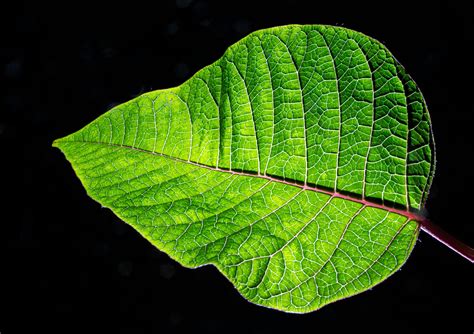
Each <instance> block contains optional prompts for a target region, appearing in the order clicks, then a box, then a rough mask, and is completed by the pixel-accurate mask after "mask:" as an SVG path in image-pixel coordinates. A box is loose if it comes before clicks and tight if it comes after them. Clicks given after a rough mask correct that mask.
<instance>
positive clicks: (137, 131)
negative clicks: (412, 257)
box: [55, 25, 434, 312]
mask: <svg viewBox="0 0 474 334" xmlns="http://www.w3.org/2000/svg"><path fill="white" fill-rule="evenodd" d="M55 146H57V147H59V148H60V149H61V150H62V151H63V152H64V154H65V155H66V157H67V159H68V160H69V161H70V162H71V164H72V166H73V168H74V170H75V171H76V173H77V175H78V176H79V178H80V179H81V181H82V183H83V184H84V186H85V188H86V190H87V193H88V194H89V195H90V196H91V197H92V198H93V199H95V200H97V201H98V202H100V203H101V204H102V205H103V206H105V207H108V208H110V209H112V211H113V212H115V213H116V214H117V215H118V216H119V217H120V218H121V219H123V220H124V221H125V222H127V223H128V224H130V225H132V226H133V227H134V228H135V229H136V230H137V231H139V232H140V233H141V234H142V235H143V236H144V237H146V238H147V239H148V240H150V241H151V242H152V243H153V244H154V245H155V246H156V247H157V248H158V249H160V250H162V251H164V252H166V253H167V254H169V255H170V256H171V257H172V258H173V259H175V260H177V261H178V262H179V263H181V264H182V265H184V266H187V267H198V266H202V265H205V264H213V265H215V266H216V267H217V268H218V269H219V270H220V271H221V272H222V273H223V274H224V275H225V276H226V277H227V278H228V279H229V280H230V281H231V282H232V283H233V284H234V285H235V287H236V288H237V289H238V291H239V292H240V293H241V294H242V295H243V296H244V297H245V298H247V299H248V300H249V301H251V302H253V303H256V304H259V305H264V306H268V307H272V308H276V309H280V310H284V311H288V312H309V311H313V310H316V309H318V308H320V307H322V306H324V305H326V304H328V303H330V302H332V301H335V300H338V299H341V298H345V297H348V296H351V295H354V294H356V293H359V292H362V291H365V290H367V289H369V288H370V287H372V286H374V285H375V284H377V283H379V282H381V281H382V280H384V279H385V278H386V277H388V276H389V275H391V274H392V273H393V272H395V271H396V270H397V269H398V268H399V267H400V266H401V265H402V264H403V263H404V262H405V261H406V259H407V257H408V256H409V254H410V251H411V250H412V248H413V246H414V244H415V241H416V238H417V235H418V229H419V227H418V224H417V223H416V222H415V221H413V220H410V219H408V218H407V217H406V216H404V215H403V211H402V210H403V208H405V209H406V208H411V209H420V208H421V207H422V205H423V203H424V201H425V199H426V196H427V193H428V190H429V186H430V183H431V178H432V175H433V172H434V145H433V139H432V135H431V125H430V120H429V115H428V111H427V109H426V104H425V102H424V100H423V97H422V95H421V93H420V91H419V90H418V88H417V87H416V85H415V83H414V82H413V80H412V79H411V78H410V77H409V76H408V75H407V74H406V73H405V70H404V69H403V67H402V66H401V65H399V64H398V63H397V61H396V60H395V58H393V56H392V55H391V53H390V52H389V51H388V50H387V49H386V48H385V47H384V46H383V45H382V44H380V43H379V42H377V41H375V40H373V39H371V38H369V37H367V36H365V35H362V34H360V33H357V32H354V31H351V30H348V29H344V28H335V27H328V26H317V25H316V26H285V27H278V28H273V29H266V30H261V31H257V32H255V33H252V34H250V35H249V36H247V37H246V38H244V39H242V40H241V41H239V42H238V43H236V44H235V45H233V46H231V47H230V48H229V49H228V50H227V51H226V52H225V54H224V56H223V57H222V58H221V59H219V60H218V61H216V62H215V63H214V64H212V65H210V66H208V67H206V68H204V69H203V70H201V71H199V72H198V73H196V74H195V75H194V76H193V77H192V78H190V79H189V80H188V81H186V82H185V83H183V84H182V85H181V86H179V87H176V88H172V89H168V90H161V91H154V92H150V93H147V94H144V95H142V96H140V97H138V98H136V99H134V100H131V101H129V102H127V103H125V104H122V105H120V106H117V107H115V108H114V109H112V110H110V111H109V112H107V113H106V114H104V115H102V116H101V117H99V118H98V119H97V120H95V121H93V122H92V123H91V124H89V125H88V126H86V127H85V128H83V129H82V130H80V131H78V132H76V133H74V134H72V135H70V136H68V137H65V138H63V139H60V140H57V141H56V142H55ZM282 180H284V182H282ZM290 183H297V184H296V185H292V184H290ZM309 188H313V189H309ZM317 189H320V190H317ZM321 189H322V190H321ZM339 193H344V194H349V196H352V197H353V198H354V200H349V199H343V198H340V197H339V195H338V194H339ZM372 201H376V202H378V203H384V204H385V205H386V206H387V207H392V206H396V207H398V208H402V210H399V211H402V212H401V213H400V212H399V213H394V212H389V211H388V210H384V209H380V208H375V207H373V206H372V204H371V203H372Z"/></svg>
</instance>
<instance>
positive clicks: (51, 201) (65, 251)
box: [0, 0, 474, 334]
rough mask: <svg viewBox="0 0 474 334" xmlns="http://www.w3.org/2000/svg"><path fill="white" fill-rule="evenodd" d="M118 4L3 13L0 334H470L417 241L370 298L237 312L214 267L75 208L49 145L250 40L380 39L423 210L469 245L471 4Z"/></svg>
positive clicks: (105, 215) (442, 256) (454, 269)
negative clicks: (184, 261) (406, 92)
mask: <svg viewBox="0 0 474 334" xmlns="http://www.w3.org/2000/svg"><path fill="white" fill-rule="evenodd" d="M119 2H120V1H117V2H116V3H112V4H109V5H100V4H99V1H96V2H95V3H84V2H76V3H70V2H63V3H62V4H61V5H59V4H57V5H48V4H45V3H42V2H38V3H36V4H34V3H29V4H21V3H20V4H17V5H16V7H15V8H14V9H12V10H6V9H5V8H2V10H4V12H3V14H6V16H8V17H7V18H6V21H4V22H7V23H8V28H7V34H5V35H6V36H5V37H4V38H3V37H2V52H1V53H2V54H1V57H2V59H3V60H2V61H3V63H2V69H1V70H2V75H3V76H4V79H5V80H4V82H6V83H7V85H6V88H4V90H3V92H2V100H1V103H2V105H1V110H0V145H1V146H0V149H2V153H3V154H2V157H1V158H0V159H2V160H1V165H2V168H6V169H7V170H6V172H5V173H4V174H3V176H2V181H3V184H6V186H3V187H2V190H4V193H5V194H7V195H8V196H7V199H6V201H2V213H3V214H2V217H3V218H2V219H1V225H2V230H5V232H2V234H3V235H2V236H3V237H6V239H7V240H6V241H5V242H4V244H5V245H6V246H7V251H6V253H5V252H3V256H4V259H5V262H4V264H5V265H4V266H2V270H1V276H2V280H3V281H4V282H5V283H4V284H2V289H1V296H0V303H1V304H2V308H3V311H2V312H1V314H0V331H1V333H2V334H9V333H22V332H32V333H36V332H39V333H43V332H45V333H50V332H56V331H64V332H65V333H68V332H71V331H72V332H75V331H78V332H83V333H90V332H95V331H97V330H99V329H103V330H105V332H110V333H166V332H177V331H182V330H188V331H190V332H198V333H199V332H209V333H226V332H229V333H247V332H249V333H278V332H286V333H297V332H301V333H317V332H325V330H331V331H333V332H339V331H340V332H343V333H358V332H364V333H371V332H378V333H381V332H392V331H394V332H402V333H433V332H438V331H440V329H441V328H442V327H444V326H452V327H454V328H455V329H454V330H452V331H451V333H472V330H473V329H474V324H473V320H472V315H473V314H472V312H473V308H472V297H473V293H472V292H473V289H472V283H473V275H472V274H473V271H472V265H471V264H470V263H468V261H466V260H464V259H462V258H461V257H459V256H457V255H456V254H454V253H453V252H452V251H450V250H449V249H447V248H446V247H444V246H442V245H441V244H439V243H437V242H436V241H434V240H433V239H431V238H430V237H429V236H427V235H425V234H424V233H421V236H420V240H419V242H418V243H417V246H416V247H415V250H414V252H413V254H412V256H411V258H410V259H409V260H408V262H407V263H406V265H405V266H404V267H403V268H402V270H401V271H399V272H398V273H397V274H395V275H394V276H392V277H390V278H389V279H388V280H387V281H385V282H384V283H382V284H380V285H379V286H377V287H376V288H374V289H373V290H371V291H369V292H365V293H363V294H362V295H359V296H356V297H353V298H350V299H348V300H345V301H342V302H337V303H335V304H332V305H330V306H327V307H324V308H323V309H321V310H320V311H317V312H314V313H311V314H306V315H294V314H285V313H282V312H278V311H274V310H270V309H265V308H262V307H259V306H255V305H253V304H250V303H248V302H246V301H245V300H244V299H243V298H242V297H241V296H240V295H239V294H238V293H237V292H236V291H235V289H234V288H233V287H232V285H231V284H230V283H229V282H228V281H227V280H226V279H225V278H224V277H223V276H221V275H220V274H219V273H218V272H217V270H216V269H215V268H212V267H204V268H201V269H198V270H189V269H184V268H182V267H180V266H179V265H178V264H177V263H175V262H174V261H172V260H171V259H170V258H169V257H168V256H166V255H165V254H163V253H161V252H160V251H158V250H156V249H155V248H154V247H152V246H151V245H150V244H149V243H148V242H147V241H146V240H145V239H143V238H141V237H140V236H139V235H138V233H136V232H135V231H134V230H133V229H132V228H131V227H129V226H128V225H126V224H124V223H122V222H120V221H119V219H118V218H116V217H115V216H114V215H113V214H112V213H111V211H109V210H106V209H102V208H101V207H100V205H99V204H97V203H96V202H94V201H93V200H91V199H90V198H88V197H87V195H86V193H85V191H84V189H83V187H82V186H81V184H80V182H79V180H78V179H77V178H76V177H75V175H74V172H73V171H72V169H71V167H70V165H69V163H68V162H67V161H66V160H65V159H64V157H63V155H62V154H61V153H60V152H59V150H57V149H53V148H51V146H50V145H51V142H52V141H53V139H55V138H58V137H62V136H64V135H66V134H69V133H71V132H73V131H76V130H78V129H80V128H81V127H83V126H84V125H86V124H87V123H89V122H90V121H92V120H93V119H95V118H96V117H98V116H99V115H101V114H102V113H104V112H105V111H106V110H108V109H109V108H111V107H112V106H114V105H116V104H118V103H121V102H124V101H127V100H129V99H131V98H133V97H135V96H138V95H139V94H141V93H144V92H147V91H150V90H154V89H161V88H168V87H172V86H175V85H178V84H180V83H182V82H183V81H184V80H185V79H187V78H188V77H189V76H191V75H192V74H193V73H195V72H196V71H197V70H199V69H201V68H202V67H204V66H205V65H208V64H210V63H212V62H214V61H215V60H216V59H218V58H219V57H220V56H221V55H222V53H223V52H224V50H225V49H226V47H228V46H230V45H231V44H232V43H234V42H236V41H238V40H239V39H241V38H242V37H244V36H245V35H247V34H248V33H249V32H251V31H253V30H256V29H261V28H266V27H271V26H276V25H283V24H289V23H324V24H332V25H343V26H345V27H349V28H352V29H355V30H358V31H361V32H364V33H366V34H368V35H370V36H372V37H375V38H377V39H378V40H380V41H381V42H383V43H385V44H386V45H387V46H388V47H389V49H390V50H391V51H392V52H393V53H394V54H395V56H396V57H397V58H398V59H399V61H400V62H401V63H402V64H403V65H404V66H405V67H406V68H407V70H408V72H409V73H411V75H412V76H413V78H414V79H415V80H416V82H417V83H418V85H419V86H420V87H421V90H422V91H423V93H424V95H425V98H426V100H427V103H428V105H429V108H430V111H431V116H432V121H433V128H434V134H435V139H436V144H437V159H438V164H437V170H436V175H435V179H434V183H433V187H432V191H431V195H430V198H429V201H428V205H427V210H428V212H429V214H430V216H431V217H433V220H434V221H435V222H436V223H437V224H439V225H441V226H442V227H443V228H444V229H446V230H447V231H449V232H450V233H452V234H453V235H455V236H457V237H458V238H460V239H462V240H464V241H466V242H468V243H470V244H473V241H474V238H473V236H474V233H473V232H474V228H473V226H474V225H473V224H472V218H471V214H470V208H471V207H472V196H471V194H472V189H473V186H474V184H473V176H472V172H471V170H472V163H471V155H472V153H473V137H472V126H473V124H472V121H473V111H474V99H473V98H472V97H473V93H472V91H473V88H474V85H473V84H472V80H473V79H474V65H473V64H472V54H471V53H470V48H471V46H472V44H473V42H474V37H473V34H474V28H473V22H474V16H473V13H474V8H473V6H472V5H471V4H469V3H470V2H468V1H456V0H450V1H447V2H446V3H445V4H443V5H442V4H440V3H439V2H438V1H430V2H428V3H426V4H421V3H418V2H416V1H410V2H406V3H400V2H398V1H379V2H377V4H376V5H368V4H364V3H362V2H360V1H352V2H351V3H350V4H343V3H341V2H340V1H328V2H327V3H319V2H318V1H296V0H293V1H282V2H272V1H269V2H258V1H252V2H243V1H237V0H236V1H218V2H215V3H211V2H210V1H209V2H208V1H202V0H193V1H191V0H176V1H157V0H155V1H154V2H152V3H151V4H150V3H149V4H144V3H138V2H136V1H135V2H134V1H132V2H129V1H127V2H126V3H125V4H119ZM4 32H5V31H4ZM2 81H3V79H2ZM10 185H11V186H12V187H11V188H10ZM11 212H13V215H12V216H11V218H7V217H8V213H11ZM5 254H6V256H5ZM27 327H30V329H29V330H28V329H27ZM32 330H33V331H32Z"/></svg>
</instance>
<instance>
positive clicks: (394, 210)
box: [64, 140, 426, 223]
mask: <svg viewBox="0 0 474 334" xmlns="http://www.w3.org/2000/svg"><path fill="white" fill-rule="evenodd" d="M64 142H75V143H87V144H96V145H104V146H112V147H119V148H126V149H130V150H134V151H137V152H142V153H148V154H152V155H156V156H161V157H164V158H167V159H171V160H175V161H179V162H182V163H187V164H191V165H194V166H198V167H201V168H206V169H209V170H214V171H219V172H223V173H230V174H234V175H242V176H250V177H255V178H261V179H266V180H270V181H273V182H279V183H284V184H287V185H290V186H294V187H298V188H301V189H304V190H309V191H314V192H318V193H323V194H326V195H329V196H331V197H335V198H341V199H344V200H348V201H352V202H356V203H360V204H362V205H364V206H367V207H373V208H378V209H382V210H385V211H389V212H392V213H396V214H398V215H401V216H405V217H407V218H408V219H411V220H415V221H417V222H419V223H421V222H423V221H424V220H426V218H425V217H424V216H421V215H419V214H417V213H415V212H411V211H407V210H402V209H397V208H392V207H388V206H385V205H383V204H379V203H374V202H371V201H368V200H366V199H361V198H356V197H353V196H350V195H345V194H341V193H338V192H336V191H330V190H326V189H321V188H318V187H313V186H308V185H303V184H298V183H293V182H289V181H285V180H282V179H278V178H275V177H272V176H268V175H264V174H252V173H246V172H236V171H233V170H230V169H222V168H219V167H211V166H207V165H204V164H200V163H198V162H194V161H188V160H184V159H181V158H176V157H172V156H169V155H166V154H163V153H156V152H151V151H148V150H144V149H141V148H136V147H133V146H129V145H119V144H113V143H105V142H93V141H79V140H65V141H64Z"/></svg>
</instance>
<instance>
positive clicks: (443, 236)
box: [419, 218, 474, 263]
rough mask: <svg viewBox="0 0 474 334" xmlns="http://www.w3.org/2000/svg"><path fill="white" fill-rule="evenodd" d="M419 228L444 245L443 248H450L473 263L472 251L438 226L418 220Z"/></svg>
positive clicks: (473, 250)
mask: <svg viewBox="0 0 474 334" xmlns="http://www.w3.org/2000/svg"><path fill="white" fill-rule="evenodd" d="M419 222H420V227H421V229H422V230H423V231H425V232H426V233H428V234H429V235H430V236H432V237H433V238H435V239H436V240H438V241H439V242H441V243H442V244H444V245H445V246H447V247H449V248H451V249H452V250H453V251H455V252H456V253H458V254H459V255H461V256H462V257H464V258H465V259H468V260H469V261H471V263H474V249H473V248H472V247H469V246H468V245H466V244H465V243H463V242H461V241H460V240H458V239H456V238H455V237H453V236H452V235H451V234H449V233H447V232H446V231H444V230H443V229H441V228H440V227H439V226H437V225H435V224H433V223H432V222H431V221H430V220H428V219H426V218H425V219H422V220H419Z"/></svg>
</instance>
